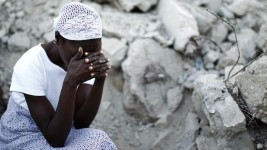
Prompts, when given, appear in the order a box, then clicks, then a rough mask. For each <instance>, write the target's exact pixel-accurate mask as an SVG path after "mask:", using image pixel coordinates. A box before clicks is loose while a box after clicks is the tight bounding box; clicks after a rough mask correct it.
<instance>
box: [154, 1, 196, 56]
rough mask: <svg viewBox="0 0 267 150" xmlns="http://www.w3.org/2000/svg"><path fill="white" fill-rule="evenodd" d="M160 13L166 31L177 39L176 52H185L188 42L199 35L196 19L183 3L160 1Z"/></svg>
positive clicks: (175, 42) (175, 41) (175, 43)
mask: <svg viewBox="0 0 267 150" xmlns="http://www.w3.org/2000/svg"><path fill="white" fill-rule="evenodd" d="M158 13H159V16H160V17H161V20H162V22H163V24H164V26H165V28H166V31H167V32H168V33H169V35H171V36H173V37H174V38H175V40H174V48H175V50H177V51H183V50H184V48H185V45H186V43H187V42H188V40H189V39H190V38H191V37H192V36H196V35H199V32H198V26H197V22H196V19H195V18H194V16H193V15H192V14H191V13H189V12H188V10H186V8H185V7H183V6H182V3H181V2H178V1H175V0H168V1H167V0H160V2H159V7H158Z"/></svg>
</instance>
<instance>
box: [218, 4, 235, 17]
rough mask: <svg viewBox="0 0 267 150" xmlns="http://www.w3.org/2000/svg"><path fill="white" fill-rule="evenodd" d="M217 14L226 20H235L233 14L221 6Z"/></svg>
mask: <svg viewBox="0 0 267 150" xmlns="http://www.w3.org/2000/svg"><path fill="white" fill-rule="evenodd" d="M219 13H220V14H222V16H223V17H224V18H228V19H233V18H235V15H234V14H233V12H231V11H230V10H229V9H227V8H226V7H225V6H224V5H222V6H221V8H220V11H219Z"/></svg>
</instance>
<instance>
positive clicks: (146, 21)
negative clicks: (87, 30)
mask: <svg viewBox="0 0 267 150" xmlns="http://www.w3.org/2000/svg"><path fill="white" fill-rule="evenodd" d="M101 14H102V20H103V34H104V35H105V36H106V37H112V36H113V37H117V38H125V39H127V40H128V41H133V40H134V39H135V38H138V37H143V36H145V35H146V34H149V33H153V32H155V31H156V30H158V28H159V26H160V21H159V18H158V17H157V16H155V15H151V14H137V13H123V12H119V11H117V10H114V9H110V10H109V9H104V10H103V12H102V13H101Z"/></svg>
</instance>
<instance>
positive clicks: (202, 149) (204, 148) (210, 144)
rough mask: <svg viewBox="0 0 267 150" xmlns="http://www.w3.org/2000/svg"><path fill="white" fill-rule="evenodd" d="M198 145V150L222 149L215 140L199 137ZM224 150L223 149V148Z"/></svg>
mask: <svg viewBox="0 0 267 150" xmlns="http://www.w3.org/2000/svg"><path fill="white" fill-rule="evenodd" d="M196 145H197V149H198V150H214V149H220V148H222V147H221V146H220V148H219V146H218V145H217V143H216V140H215V138H213V137H205V136H199V137H197V139H196ZM222 149H223V148H222Z"/></svg>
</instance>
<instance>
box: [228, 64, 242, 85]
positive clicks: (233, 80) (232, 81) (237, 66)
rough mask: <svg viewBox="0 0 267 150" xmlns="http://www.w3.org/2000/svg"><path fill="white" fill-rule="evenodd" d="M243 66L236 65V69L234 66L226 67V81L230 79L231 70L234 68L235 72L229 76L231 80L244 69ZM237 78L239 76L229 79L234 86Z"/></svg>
mask: <svg viewBox="0 0 267 150" xmlns="http://www.w3.org/2000/svg"><path fill="white" fill-rule="evenodd" d="M243 67H244V66H243V65H236V66H235V67H234V68H233V66H228V67H226V68H225V69H224V70H225V71H224V80H226V79H227V78H228V75H229V73H230V70H231V69H232V68H233V70H232V71H231V74H230V75H229V78H230V77H231V76H232V75H234V74H235V73H237V72H238V71H240V70H241V69H243ZM236 77H237V75H235V76H233V77H232V78H230V79H229V82H230V83H232V84H234V83H235V78H236Z"/></svg>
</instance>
